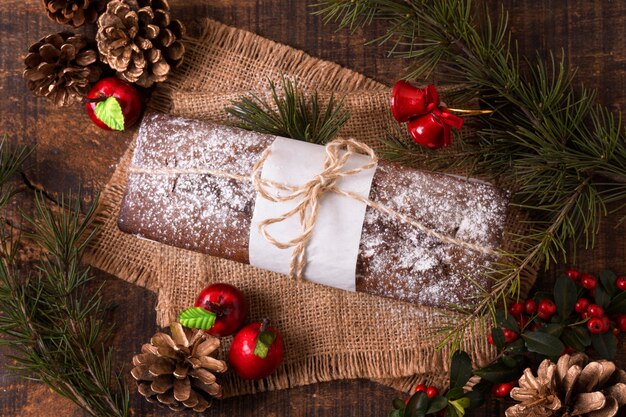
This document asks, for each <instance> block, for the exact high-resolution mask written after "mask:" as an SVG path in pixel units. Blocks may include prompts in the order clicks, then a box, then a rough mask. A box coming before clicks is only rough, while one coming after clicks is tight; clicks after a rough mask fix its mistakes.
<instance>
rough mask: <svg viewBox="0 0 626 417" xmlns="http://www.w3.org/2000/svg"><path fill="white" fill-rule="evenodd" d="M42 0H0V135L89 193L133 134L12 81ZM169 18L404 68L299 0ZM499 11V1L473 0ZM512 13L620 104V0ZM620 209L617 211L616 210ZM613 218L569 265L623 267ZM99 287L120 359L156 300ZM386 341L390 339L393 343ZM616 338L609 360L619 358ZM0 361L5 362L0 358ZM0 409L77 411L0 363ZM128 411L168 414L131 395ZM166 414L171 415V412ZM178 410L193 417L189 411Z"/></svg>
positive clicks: (291, 407) (312, 409)
mask: <svg viewBox="0 0 626 417" xmlns="http://www.w3.org/2000/svg"><path fill="white" fill-rule="evenodd" d="M41 3H42V2H41V0H3V1H2V2H1V3H0V69H1V71H0V93H1V95H2V99H1V100H0V134H2V133H5V132H6V133H7V134H8V135H9V138H10V140H11V141H12V142H16V143H21V144H28V145H37V147H36V151H35V152H34V153H33V155H32V157H31V159H30V163H29V164H28V166H27V169H26V173H25V177H24V181H25V183H26V184H27V185H28V186H29V187H31V188H37V189H42V190H45V191H46V192H47V193H49V194H50V195H51V196H55V195H58V194H59V193H61V192H67V191H68V190H70V189H73V190H76V189H77V188H78V185H79V184H80V185H81V186H82V192H83V193H84V195H85V198H84V199H85V200H86V201H89V200H90V199H91V196H93V195H95V194H96V193H97V192H98V191H99V190H100V189H101V188H102V187H103V185H104V184H105V183H106V182H107V180H108V178H109V176H110V175H111V173H112V172H113V170H114V168H115V164H116V163H117V161H118V158H119V157H120V156H121V155H122V153H123V151H124V149H125V148H126V146H127V145H128V143H129V141H130V139H131V137H132V136H133V134H134V133H135V132H134V130H130V131H128V132H124V133H117V134H109V133H106V132H104V131H102V130H100V129H98V128H97V127H95V126H94V125H93V124H92V123H91V122H90V121H89V120H88V118H87V117H86V115H85V114H84V111H83V109H82V108H81V107H80V106H75V107H72V108H69V109H57V108H54V107H53V106H52V105H51V104H50V103H49V102H47V101H46V100H43V99H38V98H35V97H33V96H32V95H31V94H30V92H29V91H28V90H27V88H26V86H25V83H24V82H23V80H22V78H21V73H22V70H23V64H22V60H23V58H24V56H25V55H26V51H27V48H28V46H29V45H30V44H32V43H33V42H35V41H37V40H38V39H40V38H42V37H43V36H45V35H47V34H49V33H52V32H55V31H61V30H62V27H60V26H58V25H57V24H55V23H53V22H52V21H50V20H48V18H47V17H46V16H45V14H44V11H43V7H42V5H41ZM170 3H171V6H172V9H173V11H174V12H173V14H174V15H175V16H176V17H178V18H180V19H182V20H183V21H185V22H186V23H187V24H188V26H189V28H190V29H191V30H192V31H193V30H194V29H197V28H198V25H197V24H196V23H194V19H197V18H200V17H204V16H208V17H212V18H215V19H217V20H220V21H223V22H225V23H227V24H230V25H233V26H237V27H241V28H244V29H248V30H251V31H253V32H256V33H259V34H261V35H263V36H265V37H267V38H270V39H273V40H276V41H279V42H282V43H286V44H288V45H292V46H294V47H297V48H300V49H303V50H305V51H306V52H308V53H310V54H312V55H314V56H318V57H321V58H324V59H328V60H331V61H335V62H338V63H340V64H342V65H344V66H347V67H350V68H352V69H354V70H357V71H359V72H362V73H364V74H366V75H367V76H370V77H372V78H374V79H376V80H379V81H381V82H384V83H387V84H391V83H393V82H394V80H396V79H398V78H399V77H400V76H401V75H402V68H403V66H404V65H405V63H404V62H402V61H400V60H398V59H391V58H387V57H386V54H385V50H386V49H385V48H384V47H377V46H363V43H364V41H366V40H369V39H371V38H372V37H374V36H375V35H376V34H380V33H381V28H380V27H378V26H377V25H372V26H371V27H369V28H367V29H366V30H357V31H356V32H355V33H354V34H349V33H348V32H347V31H340V32H336V31H335V27H334V26H324V25H323V24H322V21H321V19H320V17H317V16H312V15H311V14H309V12H310V8H309V7H308V6H307V4H306V3H314V2H305V1H302V0H263V1H261V0H213V1H193V0H170ZM476 3H485V4H486V5H487V6H489V7H490V8H491V9H492V10H497V7H498V4H499V2H498V1H495V0H484V1H480V0H476ZM504 4H505V7H506V8H507V9H508V10H509V12H510V17H511V29H512V33H513V36H514V37H515V39H516V40H517V41H518V42H519V47H520V52H521V53H522V54H525V55H527V56H531V57H532V56H533V55H534V53H535V50H537V51H538V53H539V54H540V55H542V56H545V55H546V52H547V51H548V50H550V49H552V50H554V51H556V52H557V55H560V51H561V50H563V51H564V52H565V54H566V63H567V64H568V65H569V66H570V67H578V73H577V76H576V79H577V80H579V81H582V82H584V83H585V84H586V86H587V87H591V88H597V89H598V96H599V101H600V102H601V103H603V104H605V105H608V106H609V107H611V108H612V109H614V110H616V111H619V110H622V108H623V107H624V106H625V105H626V88H624V87H625V82H626V37H625V36H624V30H623V25H624V22H625V21H626V2H622V1H603V0H593V1H589V0H570V1H567V2H564V1H560V0H531V1H525V2H516V1H514V0H505V1H504ZM31 200H32V196H31V195H30V194H29V193H23V195H22V196H20V197H19V200H18V201H19V204H20V205H21V206H22V207H25V208H26V210H27V211H28V207H30V201H31ZM624 213H625V212H624V211H623V210H622V211H621V214H622V215H623V214H624ZM618 218H619V213H618V214H611V215H609V216H608V218H607V219H606V221H605V222H604V223H603V227H602V230H601V232H600V234H599V235H598V237H597V239H596V248H595V249H594V250H584V248H579V252H578V255H579V256H578V259H577V261H576V265H577V266H578V267H580V268H581V269H584V270H588V271H594V272H597V271H599V270H600V269H602V268H605V267H609V268H611V269H613V270H615V271H617V272H620V273H625V272H626V259H625V258H626V256H625V255H626V246H625V243H624V241H625V239H624V236H626V226H624V225H621V226H618V227H615V225H616V223H617V220H618ZM566 265H568V264H566V263H563V264H561V265H557V266H554V267H552V268H551V269H550V270H549V271H548V272H547V273H545V274H544V276H543V278H542V282H541V283H540V285H544V286H547V285H549V283H550V281H551V280H553V278H554V276H555V275H556V274H557V273H558V272H560V271H563V270H564V269H565V268H566ZM97 277H98V279H99V280H106V281H107V283H106V285H105V289H104V295H105V298H106V300H107V301H113V302H116V303H117V304H118V305H119V308H118V309H117V310H116V313H115V318H116V319H117V322H118V332H117V336H116V338H115V346H116V358H115V359H116V361H117V362H118V363H119V364H120V366H121V365H122V364H128V362H129V361H130V358H131V357H132V355H133V353H135V350H136V349H137V347H138V346H140V344H141V343H142V342H143V341H145V340H147V339H148V338H149V337H150V336H151V335H152V334H153V332H154V331H155V324H154V323H155V315H154V306H155V301H156V300H155V296H154V295H153V294H152V293H150V292H148V291H146V290H144V289H142V288H139V287H136V286H133V285H130V284H127V283H125V282H122V281H121V280H118V279H116V278H115V277H112V276H107V275H106V274H104V273H100V272H98V273H97ZM390 343H393V341H390ZM623 347H624V340H623V339H622V340H621V342H620V349H621V350H622V351H621V352H620V354H619V358H618V362H619V364H620V365H621V366H622V367H624V366H626V355H625V354H624V353H623ZM1 363H2V364H6V363H7V361H6V359H3V360H2V362H1ZM0 372H1V374H0V385H1V387H2V390H1V391H0V415H2V416H21V417H28V416H49V415H54V416H59V417H61V416H83V415H85V414H84V413H83V412H82V411H81V410H80V409H79V408H77V407H76V406H74V405H73V404H72V403H70V402H69V401H66V400H64V399H62V398H60V397H58V396H57V395H56V394H54V393H53V392H52V391H50V390H49V389H47V388H45V387H44V386H42V385H40V384H38V383H34V382H30V381H27V380H24V379H19V378H17V377H14V376H9V375H8V374H7V372H6V371H5V370H2V371H0ZM395 394H396V393H395V392H394V391H393V390H392V389H389V388H386V387H383V386H380V385H377V384H375V383H373V382H370V381H336V382H331V383H324V384H316V385H310V386H306V387H302V388H297V389H293V390H288V391H279V392H271V393H266V394H260V395H255V396H246V397H240V398H234V399H230V400H226V401H223V402H221V403H219V404H217V405H216V406H214V408H213V409H212V411H211V413H210V415H214V416H232V415H237V416H244V415H252V414H253V413H254V414H255V415H258V416H261V415H265V416H307V415H316V416H320V417H322V416H384V415H386V413H387V412H388V410H389V408H390V401H391V399H392V398H393V397H394V395H395ZM132 407H133V411H134V415H141V416H156V415H159V416H161V415H169V413H168V412H167V411H165V410H164V409H161V408H157V407H153V406H152V405H151V404H148V403H147V402H145V401H144V400H143V398H141V397H140V396H139V395H136V394H135V393H134V394H133V396H132ZM504 408H506V404H501V403H498V402H497V401H492V402H490V403H489V404H487V405H486V406H485V407H483V408H482V409H481V410H479V411H476V412H475V413H474V414H473V415H477V416H499V415H503V410H504ZM172 414H173V413H172ZM185 415H192V414H191V413H189V414H185Z"/></svg>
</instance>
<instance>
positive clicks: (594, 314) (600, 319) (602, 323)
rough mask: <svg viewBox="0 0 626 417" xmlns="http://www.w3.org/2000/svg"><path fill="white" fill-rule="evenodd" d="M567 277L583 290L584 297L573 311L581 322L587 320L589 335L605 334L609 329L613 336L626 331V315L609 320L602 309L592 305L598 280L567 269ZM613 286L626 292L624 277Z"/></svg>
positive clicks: (619, 315) (618, 279) (578, 301)
mask: <svg viewBox="0 0 626 417" xmlns="http://www.w3.org/2000/svg"><path fill="white" fill-rule="evenodd" d="M567 276H568V277H569V278H570V279H571V280H572V281H574V282H575V283H577V284H579V285H580V286H581V287H582V288H584V290H585V292H586V294H583V295H585V296H583V297H580V298H579V299H578V300H577V301H576V305H575V307H574V310H575V311H576V313H578V314H579V315H580V318H581V319H582V320H587V329H589V332H590V333H591V334H602V333H606V332H608V331H609V330H611V328H613V333H614V334H619V332H620V331H622V332H623V331H626V314H617V315H615V316H612V317H610V318H609V317H608V316H607V315H606V314H605V312H604V309H603V308H602V307H600V306H599V305H597V304H595V303H594V301H595V290H596V287H597V286H598V279H597V278H596V277H595V276H593V275H591V274H585V273H581V272H579V271H577V270H576V269H569V270H568V271H567ZM615 285H616V286H617V288H618V289H619V290H620V291H626V277H619V278H617V281H616V282H615Z"/></svg>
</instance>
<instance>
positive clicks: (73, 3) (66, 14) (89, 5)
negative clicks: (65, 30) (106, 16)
mask: <svg viewBox="0 0 626 417" xmlns="http://www.w3.org/2000/svg"><path fill="white" fill-rule="evenodd" d="M108 1H109V0H43V3H44V6H45V7H46V11H47V12H48V17H49V18H50V19H52V20H54V21H56V22H57V23H59V24H61V25H71V26H73V27H75V28H77V27H80V26H82V25H84V24H85V23H94V22H95V21H96V20H97V19H98V15H99V14H100V12H102V11H103V10H104V8H105V7H106V4H107V2H108Z"/></svg>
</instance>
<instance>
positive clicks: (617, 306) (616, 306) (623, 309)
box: [606, 291, 626, 314]
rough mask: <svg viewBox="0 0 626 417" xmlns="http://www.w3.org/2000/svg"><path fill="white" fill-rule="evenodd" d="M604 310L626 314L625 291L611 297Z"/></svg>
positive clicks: (609, 312)
mask: <svg viewBox="0 0 626 417" xmlns="http://www.w3.org/2000/svg"><path fill="white" fill-rule="evenodd" d="M606 312H607V314H626V291H623V292H621V293H619V294H617V295H616V296H615V297H613V299H612V300H611V302H610V303H609V306H608V307H607V309H606Z"/></svg>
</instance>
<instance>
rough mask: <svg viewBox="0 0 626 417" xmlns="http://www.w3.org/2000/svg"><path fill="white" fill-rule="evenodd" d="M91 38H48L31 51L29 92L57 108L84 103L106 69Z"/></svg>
mask: <svg viewBox="0 0 626 417" xmlns="http://www.w3.org/2000/svg"><path fill="white" fill-rule="evenodd" d="M97 61H98V54H97V53H96V51H95V49H93V48H91V46H90V45H89V42H88V41H87V38H86V37H85V36H83V35H75V34H73V33H69V32H62V33H55V34H53V35H49V36H46V37H45V38H43V39H41V40H40V41H39V42H36V43H34V44H33V45H32V46H31V47H30V48H28V55H26V58H25V59H24V64H25V65H26V69H25V70H24V73H23V77H24V79H25V80H26V84H27V85H28V88H29V89H30V90H31V91H32V92H33V93H34V94H35V95H36V96H40V97H48V98H49V99H50V100H52V101H54V103H55V104H56V105H57V106H67V105H69V104H72V103H75V102H80V101H81V100H82V98H83V97H85V96H86V95H87V93H88V92H89V89H90V87H91V84H92V83H94V82H96V81H98V79H99V78H100V75H101V74H102V68H101V67H100V65H99V64H98V62H97Z"/></svg>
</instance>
